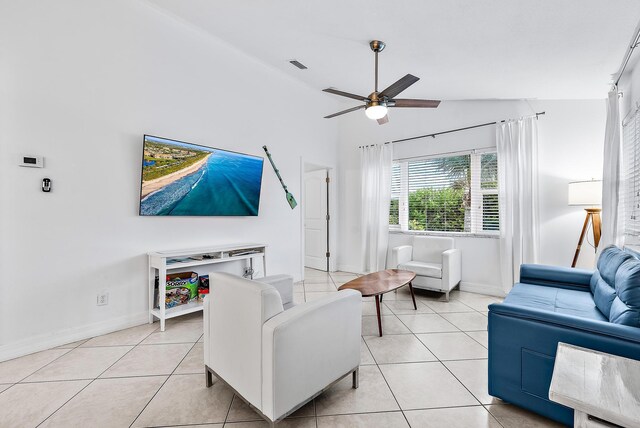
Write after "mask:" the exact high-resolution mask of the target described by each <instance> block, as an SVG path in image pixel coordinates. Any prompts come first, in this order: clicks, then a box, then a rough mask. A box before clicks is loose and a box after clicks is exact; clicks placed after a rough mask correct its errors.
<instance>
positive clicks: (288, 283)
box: [256, 275, 293, 309]
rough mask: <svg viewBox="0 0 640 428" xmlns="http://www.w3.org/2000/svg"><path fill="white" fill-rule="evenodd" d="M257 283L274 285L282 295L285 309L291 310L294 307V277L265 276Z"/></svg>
mask: <svg viewBox="0 0 640 428" xmlns="http://www.w3.org/2000/svg"><path fill="white" fill-rule="evenodd" d="M256 281H258V282H262V283H264V284H271V285H273V286H274V288H275V289H276V290H278V293H280V298H281V299H282V306H283V307H284V309H289V308H291V307H292V306H293V277H292V276H291V275H271V276H265V277H262V278H258V279H257V280H256Z"/></svg>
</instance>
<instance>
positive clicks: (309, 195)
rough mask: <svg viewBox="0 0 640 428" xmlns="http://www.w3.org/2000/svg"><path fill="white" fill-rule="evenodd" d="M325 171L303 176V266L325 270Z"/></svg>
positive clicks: (308, 173)
mask: <svg viewBox="0 0 640 428" xmlns="http://www.w3.org/2000/svg"><path fill="white" fill-rule="evenodd" d="M326 179H327V171H326V170H323V169H322V170H318V171H312V172H307V173H305V176H304V265H305V266H306V267H310V268H313V269H320V270H327V254H326V253H327V251H328V249H327V182H326Z"/></svg>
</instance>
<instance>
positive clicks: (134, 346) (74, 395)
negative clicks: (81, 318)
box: [37, 330, 155, 426]
mask: <svg viewBox="0 0 640 428" xmlns="http://www.w3.org/2000/svg"><path fill="white" fill-rule="evenodd" d="M154 331H155V330H153V331H150V332H149V334H147V335H146V336H145V337H143V338H142V339H141V340H140V341H139V342H138V344H137V345H133V346H131V345H122V346H131V349H129V350H128V351H127V352H125V353H124V354H122V356H121V357H120V358H118V359H117V360H116V361H114V362H113V364H110V365H109V367H107V368H106V369H105V370H103V371H102V372H101V373H100V374H99V375H98V376H97V377H95V378H93V379H92V380H91V381H90V382H89V383H88V384H86V385H85V386H84V387H83V388H81V389H80V391H78V392H76V393H75V394H73V396H71V397H70V398H69V399H68V400H67V401H65V402H64V403H63V404H62V405H61V406H60V407H58V408H57V409H56V410H54V411H53V412H52V413H51V414H50V415H49V416H47V417H46V418H45V419H44V420H43V421H42V422H40V423H39V424H38V425H37V426H40V425H42V424H43V423H45V422H46V421H47V420H48V419H49V418H51V416H53V415H55V414H56V413H57V412H58V411H59V410H60V409H62V408H63V407H64V406H66V405H67V404H68V403H69V402H70V401H71V400H73V399H74V398H75V397H77V396H78V394H80V393H81V392H82V391H84V390H85V389H87V388H88V387H89V385H91V384H93V383H94V382H95V381H96V380H98V379H99V378H100V376H102V375H103V374H104V373H105V372H106V371H107V370H109V369H110V368H111V367H113V366H114V365H115V364H117V363H118V361H120V360H121V359H123V358H124V357H125V356H126V355H128V354H129V352H131V351H133V350H134V349H135V348H136V347H137V346H138V345H139V344H140V342H142V341H143V340H145V339H146V338H147V337H149V336H150V335H151V334H153V332H154ZM89 340H91V339H89ZM76 349H77V348H76ZM68 353H69V352H67V354H68ZM67 354H64V355H67Z"/></svg>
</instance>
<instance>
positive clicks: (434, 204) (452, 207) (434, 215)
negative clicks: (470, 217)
mask: <svg viewBox="0 0 640 428" xmlns="http://www.w3.org/2000/svg"><path fill="white" fill-rule="evenodd" d="M466 193H467V192H466V189H465V188H463V187H462V188H451V187H450V188H445V189H420V190H416V191H414V192H411V193H409V230H431V231H448V232H464V231H465V230H466V228H465V213H466V210H467V205H466V202H465V199H466Z"/></svg>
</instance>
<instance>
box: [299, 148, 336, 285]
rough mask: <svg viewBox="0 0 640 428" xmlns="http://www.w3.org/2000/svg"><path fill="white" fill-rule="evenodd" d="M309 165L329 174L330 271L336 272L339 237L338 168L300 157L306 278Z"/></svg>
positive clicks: (301, 231) (301, 229)
mask: <svg viewBox="0 0 640 428" xmlns="http://www.w3.org/2000/svg"><path fill="white" fill-rule="evenodd" d="M306 165H309V166H312V167H314V168H317V169H324V170H325V171H327V173H328V175H329V186H328V191H329V218H330V220H329V254H330V256H329V272H335V271H336V266H337V265H338V263H337V261H338V253H337V249H338V246H337V238H338V233H337V231H338V223H337V219H338V216H337V214H338V209H337V208H338V207H337V201H338V198H337V186H336V178H337V174H336V169H335V168H334V167H331V166H328V165H323V164H319V163H316V162H311V161H309V160H308V159H305V158H304V157H302V156H301V157H300V189H301V190H300V194H301V197H300V199H301V203H300V262H299V263H300V277H301V278H302V279H304V268H305V266H304V256H305V239H304V206H305V205H304V204H305V201H306V200H305V198H306V195H305V194H304V192H305V188H304V187H305V186H304V176H305V173H306V171H305V169H306V168H305V166H306Z"/></svg>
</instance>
